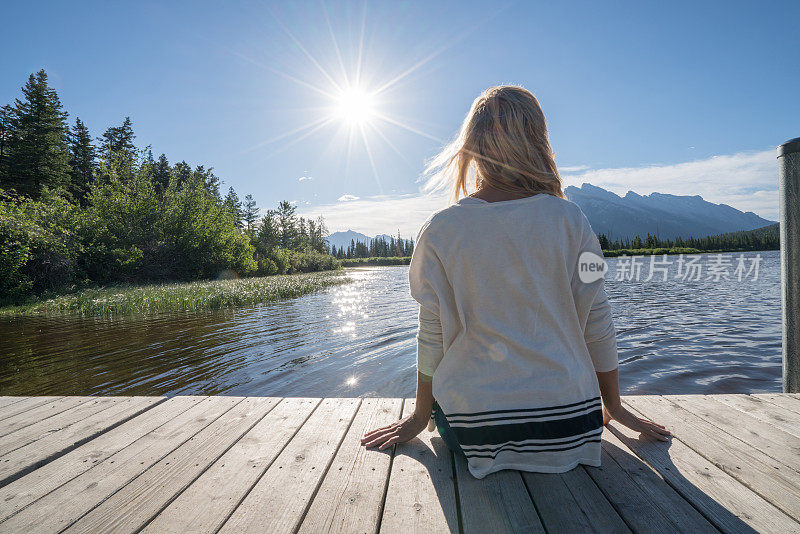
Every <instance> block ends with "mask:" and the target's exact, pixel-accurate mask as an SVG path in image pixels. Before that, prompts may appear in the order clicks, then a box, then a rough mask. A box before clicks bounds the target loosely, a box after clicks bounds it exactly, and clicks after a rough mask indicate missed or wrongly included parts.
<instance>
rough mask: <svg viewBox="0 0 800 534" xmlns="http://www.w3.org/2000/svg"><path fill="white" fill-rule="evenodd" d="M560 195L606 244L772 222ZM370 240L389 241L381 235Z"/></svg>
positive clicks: (356, 237)
mask: <svg viewBox="0 0 800 534" xmlns="http://www.w3.org/2000/svg"><path fill="white" fill-rule="evenodd" d="M564 193H565V194H566V196H567V198H568V199H569V200H571V201H572V202H574V203H575V204H577V205H578V206H579V207H580V208H581V210H583V213H585V214H586V218H588V219H589V223H590V224H591V225H592V229H594V231H595V233H598V234H605V235H606V236H607V237H608V238H609V239H611V240H612V241H613V240H616V239H622V240H624V239H633V238H634V237H636V236H637V235H638V236H640V237H642V238H644V237H645V236H647V234H648V233H650V234H652V235H655V236H657V237H660V238H661V239H674V238H676V237H683V238H687V237H705V236H707V235H717V234H724V233H729V232H738V231H742V230H755V229H756V228H763V227H765V226H768V225H770V224H773V223H774V221H770V220H767V219H764V218H762V217H759V216H758V215H756V214H755V213H753V212H752V211H740V210H737V209H736V208H732V207H731V206H728V205H727V204H714V203H713V202H708V201H707V200H704V199H703V197H701V196H700V195H694V196H679V195H668V194H664V193H651V194H649V195H639V194H637V193H634V192H633V191H628V193H627V194H625V196H619V195H617V194H616V193H612V192H611V191H607V190H605V189H603V188H602V187H597V186H595V185H591V184H588V183H585V184H583V185H582V186H581V187H575V186H573V185H571V186H569V187H567V188H566V189H565V190H564ZM375 237H384V238H386V239H389V236H388V235H386V234H381V235H378V236H375ZM372 239H373V238H371V237H369V236H367V235H365V234H362V233H360V232H355V231H353V230H347V231H346V232H334V233H332V234H331V235H330V236H329V237H328V243H329V244H331V245H335V246H336V248H340V247H342V246H344V247H347V246H349V245H350V241H351V240H353V241H361V242H362V243H366V244H369V243H370V241H372Z"/></svg>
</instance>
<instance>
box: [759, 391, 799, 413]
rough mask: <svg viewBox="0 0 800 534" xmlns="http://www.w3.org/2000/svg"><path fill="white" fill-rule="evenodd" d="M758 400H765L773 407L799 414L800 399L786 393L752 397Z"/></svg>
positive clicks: (760, 394)
mask: <svg viewBox="0 0 800 534" xmlns="http://www.w3.org/2000/svg"><path fill="white" fill-rule="evenodd" d="M752 396H753V397H756V398H757V399H759V400H765V401H767V402H769V403H771V404H774V405H775V406H780V407H781V408H784V409H786V410H791V411H793V412H795V413H800V397H798V396H797V395H790V394H787V393H778V394H775V393H757V394H754V395H752Z"/></svg>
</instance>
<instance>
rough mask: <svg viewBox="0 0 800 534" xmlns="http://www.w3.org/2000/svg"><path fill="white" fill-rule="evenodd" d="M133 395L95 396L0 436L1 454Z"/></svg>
mask: <svg viewBox="0 0 800 534" xmlns="http://www.w3.org/2000/svg"><path fill="white" fill-rule="evenodd" d="M131 398H132V397H95V398H90V400H89V401H88V402H84V403H81V404H79V405H78V406H74V407H73V408H71V409H69V410H66V411H64V412H62V413H60V414H58V415H56V416H54V417H49V418H47V419H45V420H43V421H39V422H37V423H34V424H32V425H28V426H26V427H24V428H20V429H19V430H17V431H16V432H12V433H10V434H8V435H7V436H3V437H2V438H0V456H2V455H5V454H8V453H10V452H12V451H14V450H16V449H19V448H21V447H24V446H25V445H29V444H31V443H33V442H34V441H37V440H39V439H42V438H44V437H46V436H48V435H50V434H54V433H60V432H63V431H64V430H65V429H66V428H67V427H69V426H70V425H74V424H75V423H78V422H80V421H82V420H84V419H86V418H87V417H89V416H91V415H96V414H97V413H99V412H101V411H103V410H106V409H108V408H111V407H113V406H114V405H116V404H119V403H121V402H126V400H127V399H131Z"/></svg>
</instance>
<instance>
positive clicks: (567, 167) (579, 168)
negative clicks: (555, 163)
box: [558, 165, 590, 172]
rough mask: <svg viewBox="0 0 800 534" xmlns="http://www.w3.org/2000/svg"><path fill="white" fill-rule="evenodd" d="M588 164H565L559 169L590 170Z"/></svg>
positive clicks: (570, 170) (562, 170)
mask: <svg viewBox="0 0 800 534" xmlns="http://www.w3.org/2000/svg"><path fill="white" fill-rule="evenodd" d="M589 168H590V167H589V166H588V165H565V166H563V167H559V168H558V170H559V171H560V172H581V171H586V170H589Z"/></svg>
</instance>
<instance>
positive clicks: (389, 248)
mask: <svg viewBox="0 0 800 534" xmlns="http://www.w3.org/2000/svg"><path fill="white" fill-rule="evenodd" d="M413 252H414V239H413V238H412V239H403V238H402V237H400V234H397V238H395V237H394V236H389V239H386V238H385V237H383V236H379V237H376V238H374V239H372V240H371V241H370V242H369V244H367V243H362V242H361V241H355V240H352V239H351V240H350V246H348V247H347V248H345V247H340V248H336V247H335V246H331V254H332V255H334V256H335V257H337V258H339V259H345V258H348V259H349V258H396V257H404V256H411V254H412V253H413Z"/></svg>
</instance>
